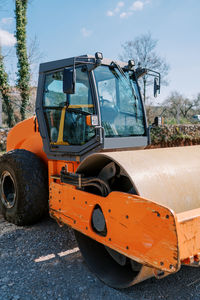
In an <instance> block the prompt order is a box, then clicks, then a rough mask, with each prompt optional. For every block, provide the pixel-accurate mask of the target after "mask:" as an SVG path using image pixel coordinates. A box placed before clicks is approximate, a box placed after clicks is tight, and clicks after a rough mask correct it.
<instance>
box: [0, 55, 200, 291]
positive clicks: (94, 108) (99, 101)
mask: <svg viewBox="0 0 200 300" xmlns="http://www.w3.org/2000/svg"><path fill="white" fill-rule="evenodd" d="M146 74H149V75H152V76H154V95H155V96H156V94H157V93H159V92H160V74H159V73H157V72H154V71H153V70H148V69H143V68H141V67H138V68H136V67H135V66H134V61H133V60H130V61H128V63H122V62H119V61H112V60H109V59H104V58H103V55H102V53H99V52H97V53H96V54H95V55H94V56H90V55H83V56H79V57H72V58H68V59H63V60H58V61H52V62H48V63H43V64H41V65H40V71H39V82H38V90H37V99H36V116H33V117H32V118H30V119H27V120H25V121H23V122H20V123H18V124H17V125H16V126H15V127H14V128H13V129H12V130H11V131H10V132H9V135H8V138H7V153H5V154H4V155H3V156H1V157H0V193H1V196H0V211H1V213H2V215H3V216H4V218H5V219H6V220H7V221H8V222H12V223H14V224H17V225H28V224H33V223H34V222H36V221H38V220H39V219H40V218H42V216H43V215H44V214H45V213H47V212H48V211H49V213H50V216H51V217H52V218H54V219H56V221H57V222H58V224H59V225H64V224H67V225H69V226H70V227H72V228H73V229H74V232H75V236H76V239H77V243H78V245H79V248H80V251H81V253H82V255H83V257H84V259H85V261H86V263H87V265H88V267H89V268H90V269H91V271H92V272H93V273H94V274H96V276H97V277H98V278H99V279H100V280H102V281H103V282H105V283H106V284H108V285H109V286H112V287H115V288H126V287H129V286H131V285H134V284H136V283H138V282H141V281H143V280H145V279H147V278H150V277H152V276H155V277H156V278H158V279H160V278H163V277H165V276H167V275H169V274H173V273H175V272H177V271H178V270H179V269H180V266H181V264H186V265H190V266H199V261H200V190H199V188H200V184H199V178H200V146H188V147H178V148H166V149H145V147H146V146H147V145H148V144H149V143H150V137H149V128H148V125H147V120H146V115H145V107H144V103H143V101H142V97H141V93H140V88H139V86H138V79H139V78H140V77H142V76H145V75H146Z"/></svg>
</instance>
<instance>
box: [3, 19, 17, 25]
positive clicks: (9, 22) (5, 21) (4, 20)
mask: <svg viewBox="0 0 200 300" xmlns="http://www.w3.org/2000/svg"><path fill="white" fill-rule="evenodd" d="M13 20H14V19H13V18H3V19H1V22H0V23H1V24H4V25H10V24H12V22H13Z"/></svg>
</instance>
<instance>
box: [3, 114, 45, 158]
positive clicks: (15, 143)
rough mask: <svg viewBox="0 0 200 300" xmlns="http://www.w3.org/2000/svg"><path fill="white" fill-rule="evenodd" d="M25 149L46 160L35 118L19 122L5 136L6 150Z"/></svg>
mask: <svg viewBox="0 0 200 300" xmlns="http://www.w3.org/2000/svg"><path fill="white" fill-rule="evenodd" d="M14 149H25V150H28V151H31V152H33V153H35V154H36V155H38V156H39V157H41V158H42V159H43V160H44V161H46V162H47V160H48V159H47V156H46V154H45V152H44V151H43V143H42V138H41V136H40V133H39V131H38V125H37V122H36V118H35V117H32V118H30V119H27V120H24V121H22V122H19V123H18V124H17V125H15V127H13V128H12V129H11V130H10V131H9V134H8V137H7V151H10V150H14Z"/></svg>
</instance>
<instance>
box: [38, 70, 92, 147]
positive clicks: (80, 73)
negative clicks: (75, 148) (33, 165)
mask: <svg viewBox="0 0 200 300" xmlns="http://www.w3.org/2000/svg"><path fill="white" fill-rule="evenodd" d="M43 109H44V114H45V120H46V124H47V128H48V134H49V139H50V143H51V144H52V145H83V144H85V143H86V142H88V141H89V140H90V139H92V138H93V137H94V136H95V130H94V128H92V127H90V126H88V125H87V124H86V116H87V115H89V114H94V104H93V101H92V94H91V89H90V84H89V78H88V73H87V71H85V68H83V67H78V68H77V69H76V92H75V94H73V95H66V94H65V93H63V71H59V72H54V73H51V74H47V75H46V78H45V90H44V97H43Z"/></svg>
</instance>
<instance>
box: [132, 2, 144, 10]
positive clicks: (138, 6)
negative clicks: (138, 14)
mask: <svg viewBox="0 0 200 300" xmlns="http://www.w3.org/2000/svg"><path fill="white" fill-rule="evenodd" d="M143 8H144V3H143V2H142V1H135V2H133V4H132V6H131V7H130V9H131V10H134V11H136V10H143Z"/></svg>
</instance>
